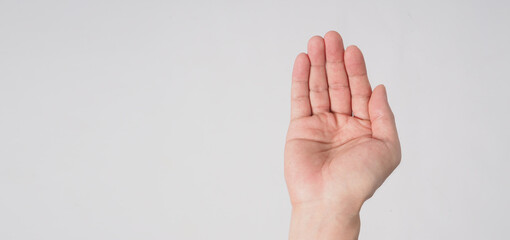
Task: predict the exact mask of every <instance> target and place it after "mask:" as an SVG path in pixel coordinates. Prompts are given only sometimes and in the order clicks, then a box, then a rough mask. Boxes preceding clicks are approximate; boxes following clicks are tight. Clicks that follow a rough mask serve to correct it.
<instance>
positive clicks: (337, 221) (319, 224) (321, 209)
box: [289, 203, 361, 240]
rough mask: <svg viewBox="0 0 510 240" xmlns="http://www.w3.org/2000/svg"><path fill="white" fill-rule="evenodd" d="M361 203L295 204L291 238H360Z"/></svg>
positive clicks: (302, 239) (292, 239)
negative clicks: (340, 204) (339, 204)
mask: <svg viewBox="0 0 510 240" xmlns="http://www.w3.org/2000/svg"><path fill="white" fill-rule="evenodd" d="M360 208H361V205H342V206H338V205H330V204H323V203H314V204H294V206H293V208H292V219H291V226H290V233H289V239H290V240H311V239H313V240H329V239H336V240H338V239H342V240H353V239H358V235H359V229H360V217H359V211H360Z"/></svg>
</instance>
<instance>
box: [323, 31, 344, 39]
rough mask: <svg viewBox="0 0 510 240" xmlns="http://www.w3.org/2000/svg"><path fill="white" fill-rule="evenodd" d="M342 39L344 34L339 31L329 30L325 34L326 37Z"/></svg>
mask: <svg viewBox="0 0 510 240" xmlns="http://www.w3.org/2000/svg"><path fill="white" fill-rule="evenodd" d="M338 38H339V39H342V36H341V35H340V33H338V32H337V31H333V30H331V31H328V32H327V33H326V34H324V39H338Z"/></svg>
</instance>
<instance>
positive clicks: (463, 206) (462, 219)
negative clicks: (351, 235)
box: [0, 0, 510, 240]
mask: <svg viewBox="0 0 510 240" xmlns="http://www.w3.org/2000/svg"><path fill="white" fill-rule="evenodd" d="M509 12H510V4H509V3H508V2H507V1H449V2H448V1H404V0H401V1H278V2H277V1H267V0H266V1H251V2H242V1H233V0H232V1H205V0H203V1H174V0H170V1H7V0H1V1H0V239H3V240H10V239H51V240H55V239H123V240H124V239H172V240H173V239H175V240H181V239H246V240H249V239H254V240H255V239H257V240H259V239H286V238H287V232H288V225H289V219H290V204H289V200H288V196H287V192H286V191H287V190H286V187H285V181H284V179H283V146H284V139H285V133H286V130H287V129H286V128H287V124H288V118H289V95H290V91H289V90H290V73H291V67H292V63H293V60H294V57H295V56H296V55H297V54H298V53H299V52H301V51H305V50H306V42H307V40H308V38H310V37H311V36H313V35H323V34H324V33H326V32H327V31H328V30H336V31H338V32H340V33H341V34H342V35H343V37H344V41H345V43H346V45H349V44H356V45H358V46H359V47H360V48H361V49H362V51H363V52H364V53H365V56H366V61H367V64H368V69H369V77H370V79H371V81H372V86H376V85H377V84H380V83H384V84H385V85H386V86H387V89H388V94H389V97H390V103H391V105H392V108H393V110H394V112H395V114H396V117H397V124H398V129H399V132H400V137H401V142H402V149H403V159H402V163H401V165H400V166H399V168H398V169H397V170H396V171H395V173H394V174H393V175H392V176H391V177H390V178H389V179H388V180H387V181H386V183H385V184H384V185H383V186H382V187H381V188H380V189H379V190H378V192H377V193H376V194H375V195H374V197H373V198H372V199H370V200H368V201H367V202H366V204H365V206H364V208H363V210H362V229H361V235H360V239H391V240H404V239H405V240H408V239H434V240H435V239H510V233H509V232H508V229H509V228H510V221H509V220H508V215H509V214H510V208H509V203H510V195H509V191H508V189H509V185H510V176H509V175H508V172H509V170H510V153H509V149H510V140H509V137H510V127H509V126H508V124H509V123H510V107H509V104H510V96H509V94H508V88H509V87H510V80H509V78H508V67H509V65H510V60H509V56H510V45H509V44H508V43H509V42H510V30H509V29H510V27H509V23H510V15H509Z"/></svg>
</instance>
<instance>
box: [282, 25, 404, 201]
mask: <svg viewBox="0 0 510 240" xmlns="http://www.w3.org/2000/svg"><path fill="white" fill-rule="evenodd" d="M324 42H325V43H324ZM344 59H345V61H344ZM321 61H323V62H321ZM314 64H315V65H314ZM328 64H329V66H328ZM342 69H345V70H343V72H342ZM342 73H343V74H342ZM328 85H329V86H328ZM339 86H349V87H339ZM352 112H354V113H355V114H356V116H352ZM358 116H359V117H358ZM399 161H400V144H399V142H398V136H397V133H396V128H395V123H394V120H393V114H392V113H391V110H390V108H389V105H388V104H387V100H386V92H385V89H384V87H377V88H376V89H374V91H373V92H372V90H371V87H370V84H369V82H368V78H366V68H365V64H364V60H363V56H362V55H361V52H360V51H359V49H357V48H356V47H350V48H347V50H345V56H344V50H343V44H342V40H341V38H340V36H339V35H338V34H337V33H336V32H330V33H328V34H326V36H325V39H324V40H323V39H322V38H320V37H314V38H312V39H311V40H310V43H309V53H308V55H306V54H300V55H299V56H298V58H297V59H296V63H295V65H294V72H293V88H292V120H291V123H290V126H289V131H288V133H287V142H286V146H285V177H286V181H287V185H288V188H289V193H290V196H291V201H292V203H293V204H294V205H295V204H307V203H315V202H321V203H324V202H327V203H331V204H343V203H345V202H346V201H348V202H350V203H355V204H361V203H362V202H364V201H365V200H366V199H368V198H370V197H371V196H372V195H373V193H374V192H375V190H376V189H377V188H378V187H379V186H380V185H381V184H382V182H383V181H384V180H385V179H386V178H387V176H388V175H389V174H390V173H391V172H392V171H393V169H394V168H395V167H396V166H397V165H398V163H399Z"/></svg>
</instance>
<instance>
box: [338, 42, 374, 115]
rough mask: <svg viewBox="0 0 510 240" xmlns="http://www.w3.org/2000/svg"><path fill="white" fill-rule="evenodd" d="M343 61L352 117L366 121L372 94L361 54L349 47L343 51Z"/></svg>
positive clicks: (356, 48)
mask: <svg viewBox="0 0 510 240" xmlns="http://www.w3.org/2000/svg"><path fill="white" fill-rule="evenodd" d="M344 60H345V69H346V70H347V76H348V77H349V87H350V89H351V108H352V115H353V116H355V117H357V118H361V119H367V120H368V119H369V115H368V101H369V100H370V95H371V94H372V88H371V87H370V82H369V81H368V76H367V67H366V65H365V60H364V59H363V54H362V53H361V51H360V50H359V48H358V47H356V46H350V47H348V48H347V49H346V50H345V56H344Z"/></svg>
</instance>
